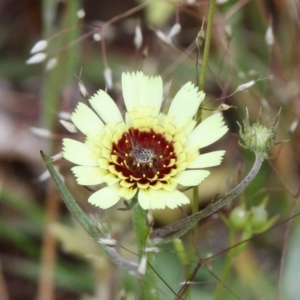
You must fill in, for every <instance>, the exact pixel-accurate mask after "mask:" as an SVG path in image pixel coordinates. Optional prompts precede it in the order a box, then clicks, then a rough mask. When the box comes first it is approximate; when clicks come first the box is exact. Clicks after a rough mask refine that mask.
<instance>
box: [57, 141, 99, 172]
mask: <svg viewBox="0 0 300 300" xmlns="http://www.w3.org/2000/svg"><path fill="white" fill-rule="evenodd" d="M63 157H64V158H65V159H67V160H69V161H70V162H72V163H74V164H77V165H82V166H90V167H95V166H97V157H96V156H95V155H94V153H93V152H92V150H91V149H90V148H88V147H87V146H86V145H85V144H83V143H81V142H78V141H75V140H71V139H63Z"/></svg>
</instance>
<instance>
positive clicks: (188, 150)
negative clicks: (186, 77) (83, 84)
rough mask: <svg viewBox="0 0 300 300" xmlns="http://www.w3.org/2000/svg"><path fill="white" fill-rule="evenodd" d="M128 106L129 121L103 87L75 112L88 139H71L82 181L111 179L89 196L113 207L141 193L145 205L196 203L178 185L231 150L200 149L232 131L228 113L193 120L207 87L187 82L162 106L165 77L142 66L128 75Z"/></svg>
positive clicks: (69, 148)
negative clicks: (201, 88)
mask: <svg viewBox="0 0 300 300" xmlns="http://www.w3.org/2000/svg"><path fill="white" fill-rule="evenodd" d="M122 89H123V97H124V102H125V106H126V109H127V112H126V115H125V120H124V119H123V117H122V115H121V113H120V111H119V109H118V107H117V105H116V104H115V102H114V101H113V100H112V99H111V97H110V96H109V95H108V94H107V93H106V92H104V91H103V90H99V91H98V92H97V93H96V94H95V95H94V96H92V97H91V98H90V99H89V103H90V105H91V107H92V109H91V108H89V107H88V106H87V105H86V104H83V103H79V104H78V105H77V108H76V110H75V112H74V113H73V114H72V116H71V119H72V121H73V123H74V124H75V126H76V127H77V128H78V129H79V130H80V131H81V132H82V133H83V134H84V135H86V140H85V142H84V143H81V142H78V141H75V140H72V139H67V138H66V139H64V140H63V153H64V154H63V155H64V158H65V159H67V160H69V161H71V162H73V163H75V164H77V165H78V166H75V167H73V168H72V171H73V173H74V174H75V176H76V177H77V182H78V183H79V184H82V185H97V184H101V183H104V184H106V186H105V187H104V188H102V189H100V190H98V191H96V192H95V193H93V194H92V195H91V196H90V197H89V199H88V201H89V202H90V203H91V204H93V205H96V206H98V207H100V208H103V209H106V208H109V207H111V206H113V205H114V204H116V203H117V202H118V201H119V200H120V199H121V198H124V199H126V200H130V199H132V198H133V197H137V199H138V202H139V204H140V206H141V207H142V208H144V209H163V208H165V207H169V208H175V207H178V206H181V205H183V204H188V203H189V199H188V197H187V196H186V195H185V194H184V193H182V192H180V191H178V190H177V189H176V188H177V185H178V184H181V185H184V186H196V185H198V184H199V183H201V182H202V181H203V180H204V179H205V178H206V177H207V176H208V175H209V174H210V172H209V171H207V170H203V168H208V167H213V166H217V165H219V164H220V163H221V160H222V157H223V155H224V153H225V151H223V150H221V151H214V152H210V153H206V154H200V151H199V150H200V149H202V148H204V147H206V146H208V145H210V144H212V143H214V142H215V141H217V140H218V139H220V138H221V137H222V136H223V135H224V134H225V133H226V132H227V130H228V128H227V126H225V124H224V120H223V117H222V115H221V114H215V115H212V116H210V117H208V118H207V119H205V120H204V121H203V122H202V123H200V124H199V125H197V126H196V121H195V120H194V119H193V118H194V115H195V114H196V112H197V109H198V107H199V105H200V103H201V102H202V101H203V99H204V93H203V92H201V91H198V89H197V88H196V87H195V86H194V85H193V84H192V83H191V82H188V83H186V84H185V85H184V86H183V87H182V88H181V89H180V90H179V92H178V93H177V94H176V95H175V97H174V99H173V101H172V103H171V105H170V108H169V111H168V113H167V114H164V113H162V112H161V106H162V100H163V83H162V79H161V77H159V76H157V77H149V76H145V75H144V74H143V73H142V72H137V73H131V74H130V73H125V74H123V75H122Z"/></svg>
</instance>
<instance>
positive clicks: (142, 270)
mask: <svg viewBox="0 0 300 300" xmlns="http://www.w3.org/2000/svg"><path fill="white" fill-rule="evenodd" d="M146 270H147V256H146V255H143V256H142V258H141V261H140V264H139V267H138V270H137V271H138V274H139V275H141V276H144V275H145V274H146Z"/></svg>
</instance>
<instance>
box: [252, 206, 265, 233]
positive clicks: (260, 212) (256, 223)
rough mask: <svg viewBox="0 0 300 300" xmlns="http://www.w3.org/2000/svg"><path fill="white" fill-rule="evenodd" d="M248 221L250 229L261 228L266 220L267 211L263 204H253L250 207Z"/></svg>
mask: <svg viewBox="0 0 300 300" xmlns="http://www.w3.org/2000/svg"><path fill="white" fill-rule="evenodd" d="M249 221H250V224H251V228H252V229H254V230H260V229H262V228H263V227H264V226H265V225H266V223H267V221H268V212H267V211H266V208H265V207H264V206H263V205H260V206H253V207H252V208H251V216H250V219H249Z"/></svg>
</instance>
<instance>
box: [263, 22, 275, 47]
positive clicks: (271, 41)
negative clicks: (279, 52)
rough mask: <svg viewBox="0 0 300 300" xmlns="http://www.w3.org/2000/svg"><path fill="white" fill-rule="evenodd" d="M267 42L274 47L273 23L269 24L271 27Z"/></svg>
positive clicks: (268, 30) (267, 33)
mask: <svg viewBox="0 0 300 300" xmlns="http://www.w3.org/2000/svg"><path fill="white" fill-rule="evenodd" d="M265 41H266V44H267V45H268V46H272V45H273V44H274V34H273V26H272V22H271V21H270V22H269V26H268V28H267V31H266V35H265Z"/></svg>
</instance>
